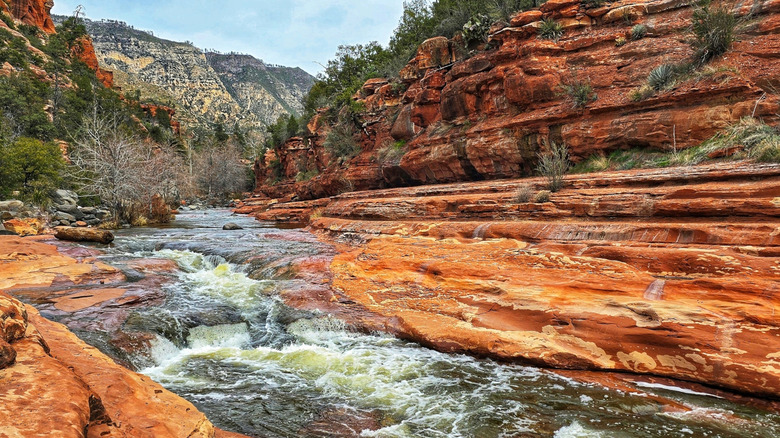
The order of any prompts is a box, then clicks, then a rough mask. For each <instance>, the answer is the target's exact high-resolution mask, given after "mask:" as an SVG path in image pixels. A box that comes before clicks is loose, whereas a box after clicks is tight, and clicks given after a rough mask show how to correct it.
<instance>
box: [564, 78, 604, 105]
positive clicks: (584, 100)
mask: <svg viewBox="0 0 780 438" xmlns="http://www.w3.org/2000/svg"><path fill="white" fill-rule="evenodd" d="M563 90H564V92H565V93H566V94H567V95H568V96H569V98H570V99H571V100H572V103H573V104H574V106H575V107H576V108H583V107H585V106H586V105H587V104H589V103H590V102H592V101H594V100H596V98H597V96H596V93H595V92H594V91H593V87H592V86H591V85H590V82H588V81H580V80H574V81H572V82H571V83H569V84H564V85H563Z"/></svg>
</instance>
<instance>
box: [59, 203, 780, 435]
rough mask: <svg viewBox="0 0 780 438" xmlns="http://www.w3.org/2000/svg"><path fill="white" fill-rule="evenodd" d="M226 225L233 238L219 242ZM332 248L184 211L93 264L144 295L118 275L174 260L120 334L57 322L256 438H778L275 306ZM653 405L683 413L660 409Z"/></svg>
mask: <svg viewBox="0 0 780 438" xmlns="http://www.w3.org/2000/svg"><path fill="white" fill-rule="evenodd" d="M226 222H235V223H238V224H239V225H241V226H243V227H244V230H239V231H223V230H222V229H221V227H222V225H223V224H225V223H226ZM329 251H332V249H330V248H329V247H328V246H327V245H325V244H323V243H320V242H318V241H317V240H316V239H314V238H312V237H311V236H310V235H309V234H308V233H307V232H305V231H303V230H299V229H290V228H288V229H284V228H277V227H275V226H274V225H273V224H268V223H260V222H255V221H254V220H253V219H251V218H245V217H235V216H230V212H228V211H224V210H209V211H206V212H203V211H200V212H188V213H185V214H182V215H180V216H178V219H177V220H176V221H175V222H174V223H172V224H169V225H166V226H163V227H148V228H136V229H131V230H122V231H120V232H118V234H117V239H116V241H115V243H114V244H113V245H112V246H111V248H110V249H108V250H106V251H105V252H104V253H103V254H101V255H99V256H98V257H99V258H100V259H101V260H102V261H104V262H106V263H108V264H111V265H114V266H118V267H120V269H123V271H124V272H125V275H126V276H127V277H128V282H129V284H131V285H132V283H133V282H136V283H137V284H138V285H142V284H143V282H141V281H140V279H141V278H142V277H143V274H142V273H139V272H138V271H135V270H133V269H132V268H129V267H128V266H130V265H131V264H132V263H131V262H133V261H137V260H139V259H150V258H154V259H166V260H171V261H174V262H175V263H176V269H175V270H174V271H172V272H170V273H168V274H166V275H167V278H166V281H165V282H162V283H160V284H162V286H160V287H161V290H162V292H163V295H162V298H161V299H160V300H158V302H156V303H155V304H154V305H147V306H140V307H137V308H134V309H132V310H131V311H129V314H126V315H124V316H125V317H126V319H125V320H124V322H123V323H122V324H121V327H119V329H118V330H119V331H120V332H121V333H105V332H104V331H103V329H101V328H100V327H101V325H100V324H90V323H89V321H85V320H84V318H87V319H88V318H89V317H83V318H82V320H80V321H79V323H78V324H76V323H75V320H74V321H68V319H67V318H62V317H60V318H56V315H55V319H60V320H62V322H64V323H66V324H68V325H69V326H71V328H72V329H73V330H74V332H76V333H77V334H78V335H79V336H81V337H82V338H83V339H85V340H86V341H87V342H89V343H91V344H93V345H95V346H97V347H98V348H100V349H101V350H103V351H104V352H105V353H107V354H109V355H112V356H113V357H115V358H116V359H117V360H120V361H122V362H123V363H127V364H129V365H131V366H132V367H133V368H135V369H136V370H138V371H139V372H141V373H143V374H146V375H148V376H150V377H151V378H153V379H154V380H156V381H157V382H159V383H161V384H162V385H163V386H165V387H166V388H168V389H170V390H172V391H173V392H175V393H177V394H179V395H180V396H182V397H184V398H186V399H188V400H189V401H191V402H192V403H193V404H195V405H196V406H197V407H198V408H199V409H200V410H202V411H203V412H204V413H205V414H206V415H207V416H208V417H209V419H210V420H211V421H212V422H213V423H214V424H215V425H217V426H219V427H221V428H223V429H226V430H229V431H234V432H240V433H244V434H247V435H250V436H256V437H326V436H365V437H479V438H490V437H556V438H564V437H627V438H628V437H685V436H690V437H767V438H768V437H775V436H777V431H780V416H778V415H777V414H775V413H771V412H766V411H763V410H761V409H759V408H756V407H752V406H748V405H743V404H737V403H733V402H730V401H727V400H725V399H722V398H719V397H716V396H712V395H707V394H701V393H697V392H695V391H688V390H681V389H678V388H674V387H670V386H665V385H657V384H645V385H644V386H641V387H640V390H638V391H637V392H627V391H620V390H616V389H610V388H606V387H603V386H601V385H598V384H595V383H584V382H581V381H578V380H574V379H571V378H567V377H564V376H562V375H561V374H558V373H556V372H554V371H549V370H543V369H538V368H533V367H528V366H521V365H514V364H505V363H498V362H494V361H491V360H486V359H477V358H473V357H470V356H465V355H453V354H444V353H440V352H437V351H433V350H430V349H426V348H423V347H421V346H418V345H416V344H413V343H410V342H407V341H403V340H399V339H396V338H394V337H392V336H389V335H386V334H381V333H362V332H359V331H357V330H355V329H353V328H352V327H350V326H347V325H346V324H344V323H342V322H340V321H339V320H336V319H334V318H332V317H328V316H327V315H324V314H320V313H318V312H311V311H300V310H295V309H292V308H290V307H288V306H287V305H285V304H284V303H283V302H282V301H281V299H280V298H279V294H280V292H281V291H283V290H285V289H288V288H305V287H308V286H309V285H307V284H306V280H301V279H298V278H296V276H295V275H294V266H295V261H296V260H301V259H305V258H316V257H320V256H323V254H325V255H326V254H327V253H328V252H329ZM136 287H140V286H136ZM319 287H321V285H320V286H319ZM96 318H97V317H96ZM139 333H144V334H145V335H144V336H145V339H147V340H149V341H148V342H146V343H138V345H143V347H139V348H137V349H136V350H131V351H130V352H129V353H128V352H127V350H128V349H124V350H122V349H119V348H117V346H116V339H118V338H120V337H121V338H124V339H126V338H131V339H132V338H133V337H134V336H140V335H139ZM120 335H121V336H120ZM658 397H661V398H665V399H669V400H672V401H674V402H676V403H678V404H679V405H681V406H684V407H685V409H684V410H670V409H666V408H665V406H664V405H663V404H662V403H659V402H658V401H657V400H658Z"/></svg>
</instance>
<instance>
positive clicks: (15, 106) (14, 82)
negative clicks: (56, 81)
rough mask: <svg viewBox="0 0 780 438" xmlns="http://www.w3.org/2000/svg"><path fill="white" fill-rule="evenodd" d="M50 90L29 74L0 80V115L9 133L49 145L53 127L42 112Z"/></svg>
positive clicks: (46, 85) (23, 73) (24, 73)
mask: <svg viewBox="0 0 780 438" xmlns="http://www.w3.org/2000/svg"><path fill="white" fill-rule="evenodd" d="M50 96H51V90H50V89H49V86H48V84H46V83H45V82H43V81H40V80H38V79H37V78H36V77H35V76H34V75H33V74H32V73H28V72H22V73H21V74H19V75H16V76H11V77H7V78H6V77H2V78H0V112H1V113H2V116H3V122H4V123H5V124H6V125H7V126H8V127H9V129H10V130H11V132H13V133H15V134H17V135H22V136H27V137H32V138H37V139H40V140H44V141H48V140H51V139H52V138H53V134H54V126H53V125H52V123H51V122H50V121H49V116H48V115H47V114H46V112H45V111H44V106H45V105H46V103H47V101H48V99H49V97H50Z"/></svg>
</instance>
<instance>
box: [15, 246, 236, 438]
mask: <svg viewBox="0 0 780 438" xmlns="http://www.w3.org/2000/svg"><path fill="white" fill-rule="evenodd" d="M139 269H142V268H141V267H139ZM117 278H124V276H123V275H122V274H121V272H119V271H118V270H116V269H114V268H112V267H110V266H107V265H104V264H101V263H99V262H95V261H94V259H91V258H89V257H84V258H82V259H76V258H73V257H69V256H66V255H62V254H60V253H58V252H57V250H56V248H55V247H53V246H51V245H47V244H44V243H39V242H37V241H35V240H30V239H29V238H27V239H21V238H18V237H7V236H0V279H1V280H0V291H13V292H14V293H20V292H22V291H26V290H29V289H31V288H47V287H52V286H54V285H64V284H71V285H79V286H80V290H81V292H80V293H77V294H76V295H78V296H69V295H68V294H67V293H64V292H61V293H59V295H60V296H61V298H60V299H61V300H62V303H58V305H59V304H62V305H63V306H61V307H58V308H59V309H61V310H63V311H67V312H72V311H75V310H76V309H77V307H73V306H81V308H83V307H88V306H90V305H95V304H96V303H98V302H100V300H104V301H112V300H120V297H121V296H122V295H124V294H125V292H126V291H124V290H115V291H113V292H111V291H108V290H106V291H103V292H100V291H88V290H86V289H84V287H85V286H88V285H90V284H102V283H110V282H111V281H116V279H117ZM54 295H57V294H54ZM88 296H92V297H93V298H92V299H91V300H90V299H89V298H88ZM71 298H72V299H71ZM79 300H80V301H79ZM0 435H2V436H23V437H38V436H40V437H43V436H46V437H48V436H63V437H64V436H68V437H71V436H73V437H84V436H86V437H102V436H112V437H114V436H115V437H152V436H154V437H171V438H174V437H175V438H179V437H215V436H232V435H231V434H223V432H222V431H219V430H217V429H216V428H214V427H213V426H212V424H211V423H210V422H209V421H208V419H207V418H206V417H205V416H204V415H203V414H202V413H201V412H199V411H198V410H197V409H196V408H195V407H194V406H193V405H192V404H190V403H189V402H187V401H185V400H183V399H181V398H180V397H178V396H176V395H174V394H172V393H171V392H169V391H167V390H166V389H164V388H163V387H161V386H160V385H158V384H156V383H154V382H153V381H151V380H150V379H149V378H148V377H145V376H142V375H140V374H137V373H134V372H132V371H129V370H127V369H125V368H123V367H121V366H119V365H117V364H116V363H115V362H114V361H113V360H111V359H110V358H109V357H107V356H105V355H104V354H102V353H101V352H99V351H98V350H97V349H95V348H93V347H90V346H88V345H87V344H85V343H84V342H82V341H81V340H79V339H78V338H77V337H76V336H75V335H74V334H73V333H71V332H70V331H68V329H67V328H66V327H65V326H63V325H61V324H57V323H54V322H51V321H48V320H46V319H45V318H43V317H41V316H40V314H39V313H38V312H37V310H35V309H34V308H32V307H30V306H26V305H24V304H22V303H20V302H19V301H18V300H16V299H14V298H11V297H10V296H8V295H6V294H5V293H2V292H0Z"/></svg>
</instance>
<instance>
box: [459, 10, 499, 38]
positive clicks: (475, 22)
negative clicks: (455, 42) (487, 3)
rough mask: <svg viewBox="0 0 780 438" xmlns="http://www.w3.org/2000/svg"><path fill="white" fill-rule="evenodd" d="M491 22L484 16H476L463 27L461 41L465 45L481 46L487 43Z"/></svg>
mask: <svg viewBox="0 0 780 438" xmlns="http://www.w3.org/2000/svg"><path fill="white" fill-rule="evenodd" d="M491 23H492V20H491V19H490V17H488V16H487V15H484V14H477V15H475V16H474V17H472V18H471V19H470V20H469V21H467V22H466V24H464V25H463V39H464V40H465V41H466V45H472V44H481V43H484V42H485V41H487V35H488V30H490V24H491Z"/></svg>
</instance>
